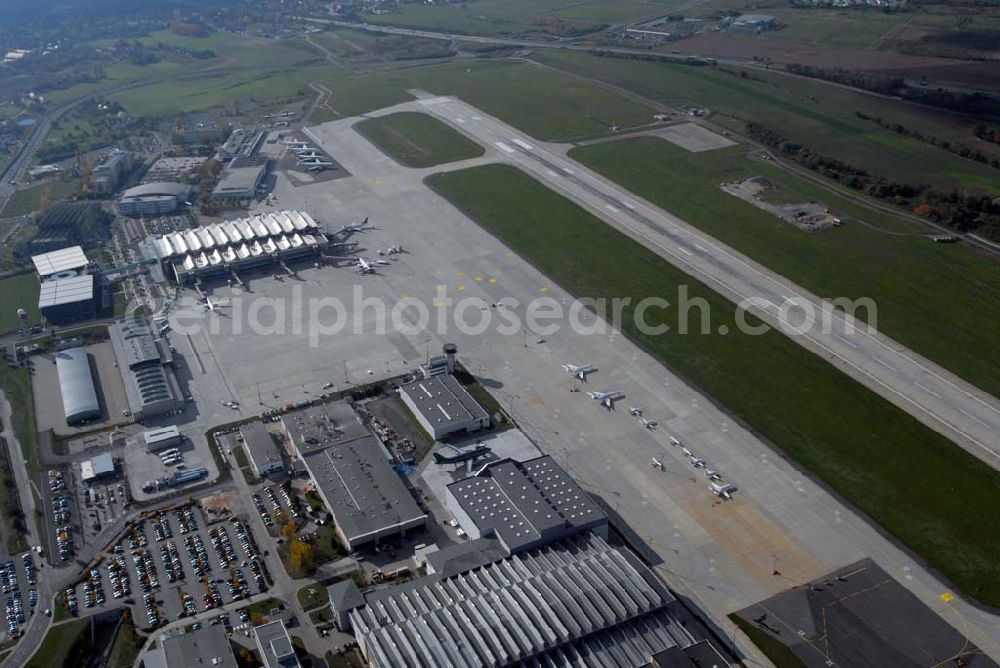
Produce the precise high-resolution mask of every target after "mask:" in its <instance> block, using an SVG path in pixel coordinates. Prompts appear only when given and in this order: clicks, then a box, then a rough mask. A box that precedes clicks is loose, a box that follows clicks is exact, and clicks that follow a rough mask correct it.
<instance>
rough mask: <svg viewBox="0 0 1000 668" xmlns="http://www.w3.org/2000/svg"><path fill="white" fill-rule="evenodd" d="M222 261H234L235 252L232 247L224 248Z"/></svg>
mask: <svg viewBox="0 0 1000 668" xmlns="http://www.w3.org/2000/svg"><path fill="white" fill-rule="evenodd" d="M222 259H223V260H225V261H226V262H235V261H236V251H235V250H233V247H232V246H226V248H225V249H224V250H223V251H222Z"/></svg>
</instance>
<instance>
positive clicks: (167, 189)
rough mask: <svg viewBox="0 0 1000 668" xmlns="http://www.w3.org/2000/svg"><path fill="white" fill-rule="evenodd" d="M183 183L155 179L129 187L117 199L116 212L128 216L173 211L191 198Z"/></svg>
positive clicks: (135, 216)
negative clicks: (151, 181)
mask: <svg viewBox="0 0 1000 668" xmlns="http://www.w3.org/2000/svg"><path fill="white" fill-rule="evenodd" d="M191 192H192V189H191V186H189V185H187V184H185V183H173V182H169V181H157V182H154V183H144V184H142V185H139V186H135V187H134V188H129V189H128V190H126V191H125V192H124V193H122V196H121V197H120V198H119V199H118V213H120V214H121V215H123V216H129V217H130V218H139V217H140V216H164V215H166V214H168V213H173V212H174V211H176V210H177V209H178V208H179V207H180V206H181V205H182V204H184V203H185V202H187V201H188V200H189V199H190V198H191Z"/></svg>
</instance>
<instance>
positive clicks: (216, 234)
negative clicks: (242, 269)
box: [208, 225, 229, 246]
mask: <svg viewBox="0 0 1000 668" xmlns="http://www.w3.org/2000/svg"><path fill="white" fill-rule="evenodd" d="M208 231H209V232H211V234H212V238H213V239H215V243H216V244H218V245H219V246H227V245H228V244H229V237H227V236H226V231H225V229H223V226H222V225H212V226H211V227H210V228H208Z"/></svg>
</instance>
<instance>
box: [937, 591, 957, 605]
mask: <svg viewBox="0 0 1000 668" xmlns="http://www.w3.org/2000/svg"><path fill="white" fill-rule="evenodd" d="M938 598H940V599H941V600H942V601H944V602H945V603H948V602H949V601H951V600H952V599H954V598H955V595H954V594H952V593H951V592H950V591H946V592H945V593H943V594H941V596H939V597H938Z"/></svg>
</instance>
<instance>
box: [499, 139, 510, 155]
mask: <svg viewBox="0 0 1000 668" xmlns="http://www.w3.org/2000/svg"><path fill="white" fill-rule="evenodd" d="M496 147H497V148H498V149H500V150H501V151H503V152H504V153H508V154H509V153H513V152H514V149H512V148H511V147H510V146H507V144H504V143H503V142H502V141H498V142H496Z"/></svg>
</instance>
